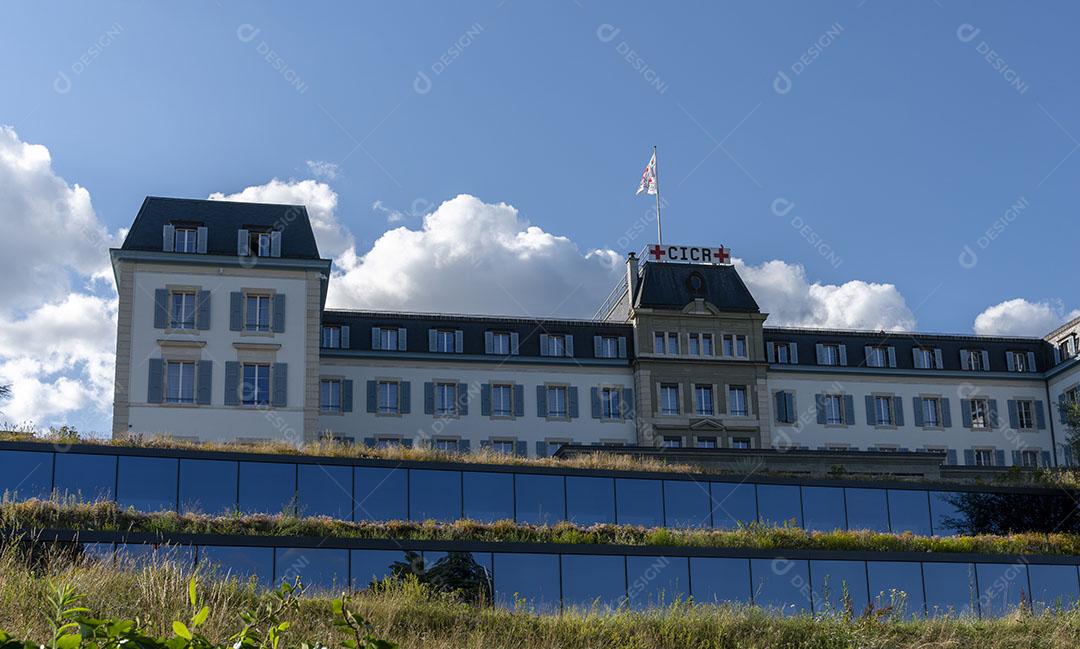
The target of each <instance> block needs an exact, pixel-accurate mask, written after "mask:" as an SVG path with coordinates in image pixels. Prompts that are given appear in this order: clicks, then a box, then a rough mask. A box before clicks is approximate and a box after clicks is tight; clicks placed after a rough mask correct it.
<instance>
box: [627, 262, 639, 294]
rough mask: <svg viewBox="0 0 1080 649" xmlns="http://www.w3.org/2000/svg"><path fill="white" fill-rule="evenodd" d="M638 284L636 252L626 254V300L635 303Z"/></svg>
mask: <svg viewBox="0 0 1080 649" xmlns="http://www.w3.org/2000/svg"><path fill="white" fill-rule="evenodd" d="M637 284H638V259H637V255H635V254H634V253H632V252H631V253H629V254H628V255H626V290H627V294H626V302H627V304H633V302H634V293H636V292H637Z"/></svg>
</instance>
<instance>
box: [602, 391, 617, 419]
mask: <svg viewBox="0 0 1080 649" xmlns="http://www.w3.org/2000/svg"><path fill="white" fill-rule="evenodd" d="M621 394H622V388H602V389H601V390H600V416H601V417H602V418H604V419H621V418H622V411H621V408H620V399H621Z"/></svg>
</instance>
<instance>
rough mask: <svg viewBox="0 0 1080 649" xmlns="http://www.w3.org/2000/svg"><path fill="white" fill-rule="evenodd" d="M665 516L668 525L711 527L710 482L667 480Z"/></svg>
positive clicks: (665, 483)
mask: <svg viewBox="0 0 1080 649" xmlns="http://www.w3.org/2000/svg"><path fill="white" fill-rule="evenodd" d="M664 516H665V517H666V519H665V523H664V524H665V525H666V526H667V527H680V528H685V527H709V483H708V482H697V481H694V480H665V481H664Z"/></svg>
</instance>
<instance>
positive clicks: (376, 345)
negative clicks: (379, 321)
mask: <svg viewBox="0 0 1080 649" xmlns="http://www.w3.org/2000/svg"><path fill="white" fill-rule="evenodd" d="M371 349H372V351H379V350H380V349H382V337H381V336H379V328H378V327H372V328H371Z"/></svg>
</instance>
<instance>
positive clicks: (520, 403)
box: [514, 385, 525, 417]
mask: <svg viewBox="0 0 1080 649" xmlns="http://www.w3.org/2000/svg"><path fill="white" fill-rule="evenodd" d="M514 416H515V417H524V416H525V386H524V385H515V386H514Z"/></svg>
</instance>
